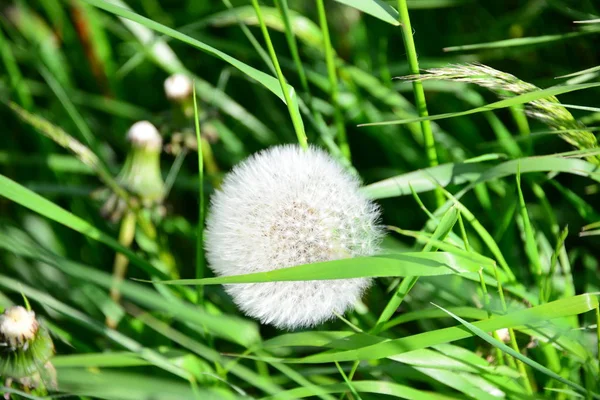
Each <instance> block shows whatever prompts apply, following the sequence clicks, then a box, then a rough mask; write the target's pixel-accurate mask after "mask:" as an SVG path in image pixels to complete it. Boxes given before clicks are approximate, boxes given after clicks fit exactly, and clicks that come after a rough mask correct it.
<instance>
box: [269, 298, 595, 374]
mask: <svg viewBox="0 0 600 400" xmlns="http://www.w3.org/2000/svg"><path fill="white" fill-rule="evenodd" d="M597 305H598V298H597V296H594V295H591V294H583V295H579V296H574V297H570V298H568V299H561V300H557V301H554V302H551V303H546V304H544V305H540V306H536V307H532V308H528V309H524V310H519V311H515V312H512V313H509V314H506V315H503V316H499V317H496V318H492V319H489V320H484V321H479V322H475V323H474V324H473V325H475V326H476V327H478V328H479V329H481V330H483V331H485V332H490V331H495V330H498V329H503V328H511V327H512V328H514V327H521V326H533V325H539V324H542V325H544V324H548V321H550V320H552V319H556V318H562V317H566V316H570V315H577V314H582V313H585V312H588V311H591V310H593V309H594V308H595V307H596V306H597ZM471 336H474V334H473V333H472V332H470V331H468V330H465V329H464V328H463V327H462V326H456V327H451V328H443V329H438V330H434V331H429V332H424V333H420V334H416V335H412V336H407V337H403V338H400V339H383V341H382V342H380V343H376V344H372V343H371V344H367V345H364V344H363V343H360V342H358V343H357V344H356V346H355V348H354V349H352V350H345V351H330V352H323V353H319V354H315V355H311V356H307V357H304V358H289V359H276V360H277V361H285V362H290V363H309V364H311V363H328V362H334V361H338V362H341V361H354V360H374V359H379V358H386V357H391V356H395V355H398V354H402V353H406V352H408V351H412V350H417V349H423V348H427V347H430V346H435V345H439V344H443V343H449V342H452V341H456V340H460V339H464V338H468V337H471ZM352 345H353V342H349V343H347V346H348V347H350V346H352Z"/></svg>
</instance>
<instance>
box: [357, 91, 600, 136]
mask: <svg viewBox="0 0 600 400" xmlns="http://www.w3.org/2000/svg"><path fill="white" fill-rule="evenodd" d="M598 86H600V83H598V82H596V83H582V84H578V85H565V86H554V87H551V88H548V89H542V90H537V91H534V92H529V93H525V94H521V95H518V96H514V97H511V98H508V99H504V100H500V101H496V102H494V103H490V104H487V105H485V106H482V107H476V108H472V109H470V110H467V111H461V112H454V113H446V114H439V115H432V116H429V117H419V118H409V119H401V120H396V121H385V122H372V123H368V124H360V125H359V126H381V125H403V124H410V123H413V122H421V121H438V120H441V119H447V118H455V117H462V116H465V115H471V114H477V113H481V112H484V111H492V110H498V109H502V108H507V107H513V106H518V105H520V104H525V103H529V102H532V101H535V100H539V99H544V98H547V97H550V96H558V95H560V94H564V93H570V92H575V91H578V90H585V89H591V88H594V87H598Z"/></svg>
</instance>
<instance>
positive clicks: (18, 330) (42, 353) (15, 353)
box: [0, 306, 54, 378]
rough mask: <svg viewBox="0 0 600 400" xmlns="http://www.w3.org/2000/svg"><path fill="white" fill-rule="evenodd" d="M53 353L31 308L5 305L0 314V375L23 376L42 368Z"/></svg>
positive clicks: (51, 344) (49, 341)
mask: <svg viewBox="0 0 600 400" xmlns="http://www.w3.org/2000/svg"><path fill="white" fill-rule="evenodd" d="M52 354H54V345H53V343H52V339H51V338H50V335H49V334H48V332H47V331H46V330H45V329H44V328H43V327H41V326H40V325H39V323H38V321H37V320H36V318H35V313H34V312H33V311H30V310H27V309H26V308H24V307H21V306H14V307H9V308H7V309H6V310H4V313H3V314H2V315H0V376H6V377H10V378H27V377H31V376H32V375H33V374H35V373H38V372H39V371H40V369H43V368H44V366H45V365H46V363H47V362H48V360H49V359H50V357H51V356H52Z"/></svg>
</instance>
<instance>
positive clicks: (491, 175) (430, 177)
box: [362, 156, 600, 199]
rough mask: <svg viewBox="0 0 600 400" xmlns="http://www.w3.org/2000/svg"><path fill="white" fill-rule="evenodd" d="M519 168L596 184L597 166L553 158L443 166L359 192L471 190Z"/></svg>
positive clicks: (393, 194) (398, 193)
mask: <svg viewBox="0 0 600 400" xmlns="http://www.w3.org/2000/svg"><path fill="white" fill-rule="evenodd" d="M519 166H520V168H521V173H522V174H523V173H529V172H565V173H570V174H574V175H581V176H586V177H588V178H590V179H593V180H595V181H596V182H600V176H599V175H598V173H597V172H598V167H597V166H596V165H594V164H592V163H590V162H588V161H585V160H579V159H574V158H564V157H556V156H540V157H525V158H519V159H516V160H511V161H506V162H504V163H501V164H498V165H496V166H494V167H487V166H486V165H485V164H483V163H466V164H464V163H463V164H443V165H438V166H436V167H431V168H425V169H421V170H418V171H413V172H409V173H406V174H403V175H399V176H395V177H393V178H388V179H384V180H382V181H379V182H376V183H372V184H370V185H368V186H365V187H364V188H363V189H362V191H363V193H364V194H365V195H366V196H368V197H369V198H372V199H384V198H388V197H397V196H405V195H408V194H410V193H411V191H410V186H412V187H413V189H414V190H415V192H419V193H422V192H427V191H430V190H433V189H435V188H436V187H437V186H438V185H440V186H442V187H446V186H448V185H453V184H463V183H466V182H472V184H471V187H472V186H474V185H476V184H479V183H483V182H488V181H492V180H494V179H498V178H504V177H506V176H510V175H515V174H516V173H517V169H518V167H519Z"/></svg>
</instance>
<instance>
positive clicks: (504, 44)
mask: <svg viewBox="0 0 600 400" xmlns="http://www.w3.org/2000/svg"><path fill="white" fill-rule="evenodd" d="M591 33H598V31H597V30H589V31H581V32H569V33H562V34H558V35H542V36H533V37H524V38H515V39H505V40H498V41H495V42H487V43H475V44H467V45H463V46H452V47H446V48H444V51H445V52H451V51H469V50H482V49H506V48H509V47H520V46H532V45H537V44H542V43H551V42H556V41H559V40H566V39H572V38H577V37H581V36H584V35H589V34H591Z"/></svg>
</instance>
